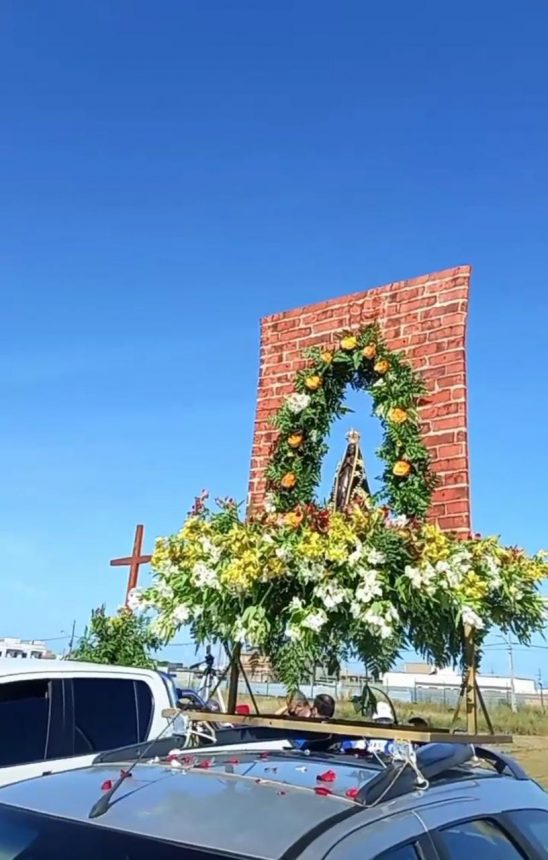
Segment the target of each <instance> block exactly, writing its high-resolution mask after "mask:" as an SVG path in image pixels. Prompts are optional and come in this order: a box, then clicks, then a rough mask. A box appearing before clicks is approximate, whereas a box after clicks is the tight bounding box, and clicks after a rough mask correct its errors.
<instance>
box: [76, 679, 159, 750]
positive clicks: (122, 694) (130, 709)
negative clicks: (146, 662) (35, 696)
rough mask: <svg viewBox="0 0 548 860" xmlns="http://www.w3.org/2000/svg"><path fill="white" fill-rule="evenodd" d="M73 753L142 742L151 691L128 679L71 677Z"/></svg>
mask: <svg viewBox="0 0 548 860" xmlns="http://www.w3.org/2000/svg"><path fill="white" fill-rule="evenodd" d="M72 685H73V691H74V724H75V736H74V752H75V754H76V755H84V754H86V753H91V752H103V751H105V750H110V749H115V748H116V747H121V746H127V745H129V744H134V743H138V742H139V741H143V740H145V739H146V738H147V736H148V730H149V725H150V720H151V715H152V692H151V690H150V687H149V686H148V684H147V683H146V682H144V681H132V680H130V679H128V678H74V679H73V682H72Z"/></svg>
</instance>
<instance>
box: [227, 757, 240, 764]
mask: <svg viewBox="0 0 548 860" xmlns="http://www.w3.org/2000/svg"><path fill="white" fill-rule="evenodd" d="M226 764H240V759H239V758H229V759H227V760H226Z"/></svg>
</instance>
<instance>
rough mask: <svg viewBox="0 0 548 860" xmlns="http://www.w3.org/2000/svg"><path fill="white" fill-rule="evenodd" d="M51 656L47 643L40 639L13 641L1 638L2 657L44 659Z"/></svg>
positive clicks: (0, 654)
mask: <svg viewBox="0 0 548 860" xmlns="http://www.w3.org/2000/svg"><path fill="white" fill-rule="evenodd" d="M49 656H50V650H49V648H48V647H47V645H46V643H45V642H40V640H39V639H11V638H9V637H0V657H15V658H17V657H20V658H25V657H34V658H35V659H36V658H38V659H42V658H44V657H49Z"/></svg>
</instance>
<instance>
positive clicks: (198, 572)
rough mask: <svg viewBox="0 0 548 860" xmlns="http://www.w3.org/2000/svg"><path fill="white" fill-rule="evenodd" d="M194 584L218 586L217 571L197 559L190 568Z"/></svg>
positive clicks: (199, 586) (206, 586) (208, 586)
mask: <svg viewBox="0 0 548 860" xmlns="http://www.w3.org/2000/svg"><path fill="white" fill-rule="evenodd" d="M192 577H193V579H194V585H196V586H197V587H198V588H219V587H220V583H219V577H218V575H217V571H216V570H214V569H213V568H212V567H208V566H207V564H205V563H204V562H203V561H198V562H196V564H195V565H194V567H193V568H192Z"/></svg>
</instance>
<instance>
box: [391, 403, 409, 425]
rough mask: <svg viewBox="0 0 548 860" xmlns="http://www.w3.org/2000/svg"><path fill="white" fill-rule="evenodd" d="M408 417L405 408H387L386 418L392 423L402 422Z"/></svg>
mask: <svg viewBox="0 0 548 860" xmlns="http://www.w3.org/2000/svg"><path fill="white" fill-rule="evenodd" d="M408 418H409V415H408V414H407V412H406V411H405V409H400V407H399V406H393V407H392V409H389V410H388V420H389V421H392V422H393V423H394V424H403V423H404V422H405V421H407V419H408Z"/></svg>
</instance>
